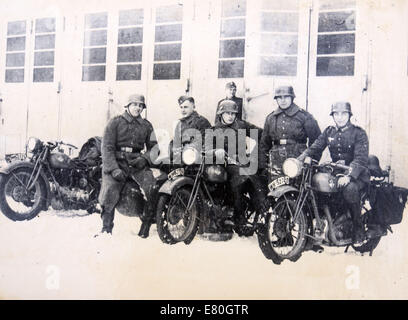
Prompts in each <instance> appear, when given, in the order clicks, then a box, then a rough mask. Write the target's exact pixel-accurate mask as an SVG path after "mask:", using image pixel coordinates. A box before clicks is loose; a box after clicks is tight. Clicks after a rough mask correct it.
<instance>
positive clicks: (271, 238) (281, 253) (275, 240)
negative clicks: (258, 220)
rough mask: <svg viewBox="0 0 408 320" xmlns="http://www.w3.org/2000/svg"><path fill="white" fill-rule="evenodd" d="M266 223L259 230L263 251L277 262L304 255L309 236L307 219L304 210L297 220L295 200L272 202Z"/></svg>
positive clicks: (295, 258)
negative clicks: (294, 215)
mask: <svg viewBox="0 0 408 320" xmlns="http://www.w3.org/2000/svg"><path fill="white" fill-rule="evenodd" d="M270 203H271V204H270V206H269V208H268V211H267V212H266V215H265V221H264V224H262V225H261V227H260V228H259V231H258V243H259V247H260V248H261V250H262V253H263V254H264V256H265V257H266V258H267V259H270V260H272V261H273V263H275V264H280V263H281V262H282V261H283V260H285V259H288V260H290V261H296V260H298V259H299V258H300V256H301V255H302V252H303V249H304V248H305V245H306V242H307V238H306V234H307V230H308V225H307V219H306V216H305V214H304V213H303V211H301V212H300V214H299V215H298V217H297V218H296V220H294V217H293V214H294V212H295V201H294V200H291V199H279V200H278V201H277V202H276V203H273V202H272V201H271V202H270Z"/></svg>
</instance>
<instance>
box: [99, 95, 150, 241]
mask: <svg viewBox="0 0 408 320" xmlns="http://www.w3.org/2000/svg"><path fill="white" fill-rule="evenodd" d="M124 107H125V109H126V110H125V112H123V113H122V114H121V115H118V116H116V117H114V118H113V119H111V120H110V121H109V122H108V124H107V126H106V128H105V131H104V134H103V138H102V187H101V192H100V194H99V203H100V204H101V207H102V213H101V218H102V230H101V233H105V232H106V233H108V234H111V233H112V228H113V219H114V211H115V207H116V205H117V203H118V202H119V199H120V192H121V190H122V189H123V187H124V185H125V182H126V179H127V177H128V176H129V175H130V174H133V173H135V172H138V171H141V170H143V169H144V168H145V167H147V166H149V165H151V164H152V162H153V161H154V160H155V159H154V158H155V156H153V153H152V152H151V151H152V148H153V147H154V146H156V145H157V141H156V137H155V134H154V130H153V126H152V124H151V123H150V122H149V121H147V120H146V119H143V118H142V117H141V116H140V114H141V112H142V111H143V109H144V108H146V104H145V98H144V96H143V95H140V94H133V95H131V96H129V98H128V101H127V104H126V105H125V106H124ZM145 147H146V152H145V153H142V150H143V149H144V148H145ZM151 155H152V156H151ZM149 208H150V206H149V205H145V211H146V210H149ZM144 216H150V215H149V214H148V213H146V212H144V213H143V216H142V221H143V217H144ZM148 227H150V221H143V224H142V228H141V230H140V232H139V236H141V237H146V236H147V235H148V233H149V228H148Z"/></svg>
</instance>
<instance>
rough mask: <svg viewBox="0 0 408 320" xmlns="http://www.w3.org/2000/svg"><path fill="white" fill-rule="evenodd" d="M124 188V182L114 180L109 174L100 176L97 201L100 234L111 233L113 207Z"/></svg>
mask: <svg viewBox="0 0 408 320" xmlns="http://www.w3.org/2000/svg"><path fill="white" fill-rule="evenodd" d="M124 186H125V182H120V181H117V180H115V179H114V178H113V177H112V175H111V174H107V173H103V174H102V187H101V192H100V193H99V199H98V200H99V203H100V205H101V207H102V212H101V218H102V232H109V233H111V232H112V229H113V219H114V216H115V207H116V204H117V203H118V202H119V199H120V192H121V191H122V189H123V187H124Z"/></svg>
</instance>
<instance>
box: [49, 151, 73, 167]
mask: <svg viewBox="0 0 408 320" xmlns="http://www.w3.org/2000/svg"><path fill="white" fill-rule="evenodd" d="M49 161H50V165H51V167H52V168H57V169H68V168H70V165H71V159H70V157H69V156H67V155H66V154H65V153H62V152H54V153H51V154H50V157H49Z"/></svg>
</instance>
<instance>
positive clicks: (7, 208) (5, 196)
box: [0, 168, 47, 221]
mask: <svg viewBox="0 0 408 320" xmlns="http://www.w3.org/2000/svg"><path fill="white" fill-rule="evenodd" d="M31 174H32V170H31V169H30V168H19V169H16V170H14V171H12V172H11V173H10V174H8V175H4V176H2V177H1V179H0V210H1V212H3V214H4V215H5V216H6V217H7V218H9V219H11V220H13V221H22V220H30V219H33V218H34V217H36V216H37V215H38V214H39V213H40V211H41V210H43V208H44V207H45V202H46V197H47V189H46V185H45V182H44V180H43V179H42V177H39V178H38V179H37V181H36V182H35V183H34V184H33V186H32V188H31V189H30V190H28V189H27V183H28V181H29V179H30V177H31Z"/></svg>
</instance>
